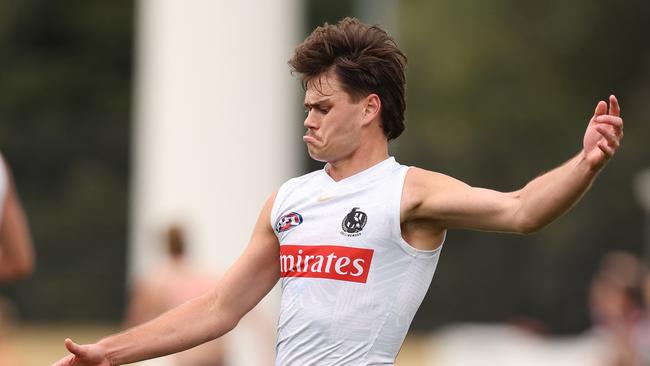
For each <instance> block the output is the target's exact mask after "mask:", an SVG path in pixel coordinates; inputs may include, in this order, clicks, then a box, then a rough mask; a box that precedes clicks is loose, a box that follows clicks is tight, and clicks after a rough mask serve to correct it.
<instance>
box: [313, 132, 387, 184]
mask: <svg viewBox="0 0 650 366" xmlns="http://www.w3.org/2000/svg"><path fill="white" fill-rule="evenodd" d="M386 159H388V142H386V143H384V144H381V145H377V146H375V147H374V148H365V149H364V148H361V147H360V148H359V149H357V150H356V151H354V152H353V153H352V154H351V155H350V156H348V157H346V158H344V159H340V160H337V161H330V162H328V163H327V165H326V166H325V171H326V172H327V174H328V175H329V176H330V177H331V178H332V179H333V180H334V181H337V182H338V181H340V180H342V179H345V178H347V177H350V176H353V175H355V174H357V173H359V172H362V171H364V170H366V169H368V168H370V167H372V166H374V165H376V164H379V163H381V162H382V161H384V160H386Z"/></svg>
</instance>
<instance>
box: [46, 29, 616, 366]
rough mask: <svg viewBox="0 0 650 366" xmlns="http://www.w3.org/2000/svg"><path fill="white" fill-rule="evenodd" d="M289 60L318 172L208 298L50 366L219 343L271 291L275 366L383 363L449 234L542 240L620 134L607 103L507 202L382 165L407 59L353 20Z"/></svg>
mask: <svg viewBox="0 0 650 366" xmlns="http://www.w3.org/2000/svg"><path fill="white" fill-rule="evenodd" d="M289 63H290V65H291V67H292V68H293V70H294V71H296V72H297V73H298V74H299V75H300V76H301V78H302V81H303V85H304V88H305V99H304V106H305V109H306V117H305V121H304V127H305V128H306V133H305V135H304V136H303V141H304V142H305V143H306V145H307V149H308V152H309V155H310V156H311V157H312V158H313V159H315V160H317V161H321V162H324V163H326V164H325V166H324V168H323V169H322V170H318V171H315V172H312V173H310V174H307V175H304V176H301V177H297V178H294V179H291V180H289V181H287V182H286V183H284V184H283V185H282V186H281V187H280V189H279V190H278V191H277V192H276V193H275V194H272V195H271V196H270V197H269V199H268V200H267V202H266V203H265V205H264V207H263V208H262V210H261V212H260V214H259V218H258V221H257V223H256V225H255V227H254V229H253V233H252V237H251V239H250V242H249V245H248V247H247V248H246V250H245V251H244V253H243V254H242V256H241V257H240V258H239V259H238V260H237V261H236V262H235V263H234V264H233V266H232V267H231V268H230V269H229V270H228V271H227V272H226V274H225V275H224V276H223V277H222V278H221V279H220V281H219V283H218V284H217V286H216V288H215V289H214V290H213V291H211V292H210V293H208V294H206V295H203V296H201V297H199V298H197V299H195V300H192V301H190V302H187V303H185V304H183V305H182V306H180V307H177V308H175V309H173V310H171V311H169V312H167V313H165V314H164V315H162V316H160V317H158V318H156V319H155V320H152V321H150V322H147V323H145V324H144V325H142V326H138V327H135V328H131V329H129V330H126V331H124V332H121V333H119V334H116V335H111V336H109V337H106V338H104V339H102V340H100V341H99V342H97V343H94V344H87V345H79V344H76V343H75V342H73V341H72V340H70V339H66V340H65V346H66V348H67V349H68V351H69V352H70V354H69V355H68V356H65V357H64V358H62V359H61V360H60V361H58V362H56V363H55V365H56V366H91V365H92V366H108V365H120V364H126V363H131V362H135V361H138V360H142V359H147V358H153V357H158V356H161V355H164V354H169V353H174V352H178V351H181V350H184V349H187V348H190V347H193V346H196V345H198V344H201V343H203V342H206V341H208V340H211V339H214V338H218V337H220V336H223V335H224V334H226V333H228V332H229V331H230V330H232V329H233V328H234V327H235V326H236V325H237V324H238V323H239V321H240V320H241V318H242V317H243V316H244V315H245V314H246V313H248V312H249V311H250V310H251V309H252V308H253V307H254V306H255V305H256V304H257V303H258V302H259V301H260V300H261V299H262V298H263V297H264V296H265V295H266V294H267V293H268V292H269V291H270V290H271V289H272V288H273V286H274V285H275V284H276V283H277V282H278V281H281V284H282V301H281V306H280V319H279V324H278V337H277V343H276V364H277V365H300V366H304V365H324V364H327V365H341V366H342V365H369V364H382V365H392V364H393V363H394V361H395V358H396V356H397V353H398V352H399V350H400V348H401V345H402V343H403V341H404V338H405V337H406V333H407V332H408V328H409V326H410V324H411V321H412V320H413V316H414V315H415V312H416V311H417V309H418V307H419V306H420V303H421V302H422V299H423V298H424V296H425V294H426V292H427V289H428V287H429V284H430V282H431V279H432V277H433V274H434V272H435V268H436V266H437V263H438V259H439V256H440V252H441V249H442V245H443V242H444V239H445V235H446V233H447V230H448V229H471V230H483V231H501V232H512V233H530V232H534V231H537V230H540V229H541V228H543V227H544V226H546V225H548V224H549V223H550V222H552V221H553V220H555V219H556V218H557V217H559V216H560V215H561V214H563V213H564V212H566V211H567V210H568V209H569V208H570V207H571V206H573V205H574V204H575V203H576V202H577V201H578V200H579V199H580V198H581V197H582V196H583V194H584V193H585V192H586V191H587V190H588V189H589V187H590V186H591V184H592V182H593V181H594V180H595V179H596V176H597V175H598V174H599V173H600V171H601V170H602V169H603V168H604V167H605V165H606V164H607V162H608V160H609V159H610V158H611V157H612V156H613V155H614V154H615V152H616V151H617V150H618V148H619V146H620V142H621V139H622V137H623V120H622V119H621V117H620V107H619V104H618V100H617V99H616V97H615V96H613V95H611V96H610V97H609V100H608V102H605V101H599V102H598V103H597V105H596V108H595V111H594V114H593V116H592V117H591V118H590V119H589V121H588V124H587V127H586V130H585V133H584V136H583V141H582V143H583V147H582V150H581V151H580V152H579V153H578V154H576V155H575V156H574V157H573V158H571V159H570V160H568V161H567V162H566V163H565V164H563V165H561V166H559V167H557V168H555V169H553V170H550V171H548V172H547V173H545V174H543V175H540V176H539V177H537V178H535V179H533V180H531V181H530V182H529V183H528V184H526V185H525V186H524V187H523V188H521V189H519V190H516V191H513V192H498V191H495V190H490V189H483V188H477V187H472V186H469V185H467V184H465V183H463V182H461V181H458V180H456V179H454V178H452V177H449V176H447V175H444V174H441V173H436V172H431V171H427V170H424V169H419V168H409V167H407V166H404V165H401V164H399V163H398V162H397V161H396V160H395V159H394V158H393V157H391V156H390V155H389V152H388V144H389V141H390V140H393V139H395V138H397V137H398V136H399V135H400V134H401V133H402V132H403V130H404V128H405V125H404V112H405V109H406V102H405V95H404V89H405V75H404V72H405V65H406V56H405V55H404V54H403V53H402V51H401V50H400V49H399V48H398V47H397V45H396V43H395V41H394V40H393V39H392V38H391V37H390V36H389V35H388V34H387V33H386V32H385V31H383V30H382V29H381V28H379V27H377V26H368V25H366V24H363V23H361V22H359V21H358V20H356V19H351V18H346V19H344V20H342V21H341V22H339V23H338V24H337V25H327V24H326V25H325V26H323V27H318V28H317V29H316V30H314V31H313V32H312V33H311V34H310V35H309V36H308V37H307V39H306V40H305V41H304V42H303V43H302V44H301V45H300V46H298V47H297V48H296V50H295V53H294V56H293V58H292V59H291V60H290V61H289ZM258 97H260V96H259V95H256V94H255V90H254V89H253V90H251V100H254V98H258ZM262 97H263V96H262ZM540 108H543V104H540ZM531 113H534V111H531ZM441 133H444V131H441ZM540 138H542V139H547V140H549V141H550V140H552V139H553V136H540ZM253 173H254V172H251V174H253ZM227 244H228V243H224V245H227Z"/></svg>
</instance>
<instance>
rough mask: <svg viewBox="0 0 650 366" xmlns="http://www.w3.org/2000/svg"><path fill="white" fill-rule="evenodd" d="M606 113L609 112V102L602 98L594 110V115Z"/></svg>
mask: <svg viewBox="0 0 650 366" xmlns="http://www.w3.org/2000/svg"><path fill="white" fill-rule="evenodd" d="M605 113H607V103H605V102H604V101H602V100H601V101H600V102H598V104H596V110H595V111H594V116H600V115H603V114H605Z"/></svg>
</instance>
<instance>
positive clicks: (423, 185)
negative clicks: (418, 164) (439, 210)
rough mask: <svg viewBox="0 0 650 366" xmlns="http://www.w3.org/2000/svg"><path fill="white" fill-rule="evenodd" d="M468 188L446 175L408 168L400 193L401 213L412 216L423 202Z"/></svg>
mask: <svg viewBox="0 0 650 366" xmlns="http://www.w3.org/2000/svg"><path fill="white" fill-rule="evenodd" d="M463 187H468V186H467V185H466V184H465V183H463V182H461V181H459V180H458V179H455V178H453V177H450V176H448V175H445V174H442V173H438V172H433V171H430V170H426V169H421V168H415V167H414V168H410V169H409V170H408V172H407V173H406V178H405V180H404V190H403V192H402V213H403V214H407V215H406V216H405V217H409V215H408V214H409V213H411V214H413V213H416V212H417V211H419V209H421V208H422V205H423V203H425V201H431V200H435V199H436V197H443V196H444V195H445V194H447V193H449V192H450V191H452V190H456V189H459V188H463Z"/></svg>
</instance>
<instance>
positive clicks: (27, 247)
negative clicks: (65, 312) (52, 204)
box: [0, 158, 34, 282]
mask: <svg viewBox="0 0 650 366" xmlns="http://www.w3.org/2000/svg"><path fill="white" fill-rule="evenodd" d="M0 169H4V172H2V173H4V174H5V176H6V178H7V191H6V194H5V198H4V202H3V203H2V204H0V209H1V210H2V213H1V214H0V217H2V224H0V282H5V281H13V280H17V279H20V278H22V277H26V276H28V275H30V274H31V273H32V272H33V270H34V249H33V247H32V237H31V235H30V233H29V225H28V223H27V218H26V217H25V213H24V211H23V207H22V205H21V204H20V199H19V198H18V193H16V187H15V184H14V181H13V178H12V176H11V171H10V169H9V166H8V165H6V164H4V162H3V161H2V159H1V158H0ZM0 174H1V173H0Z"/></svg>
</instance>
